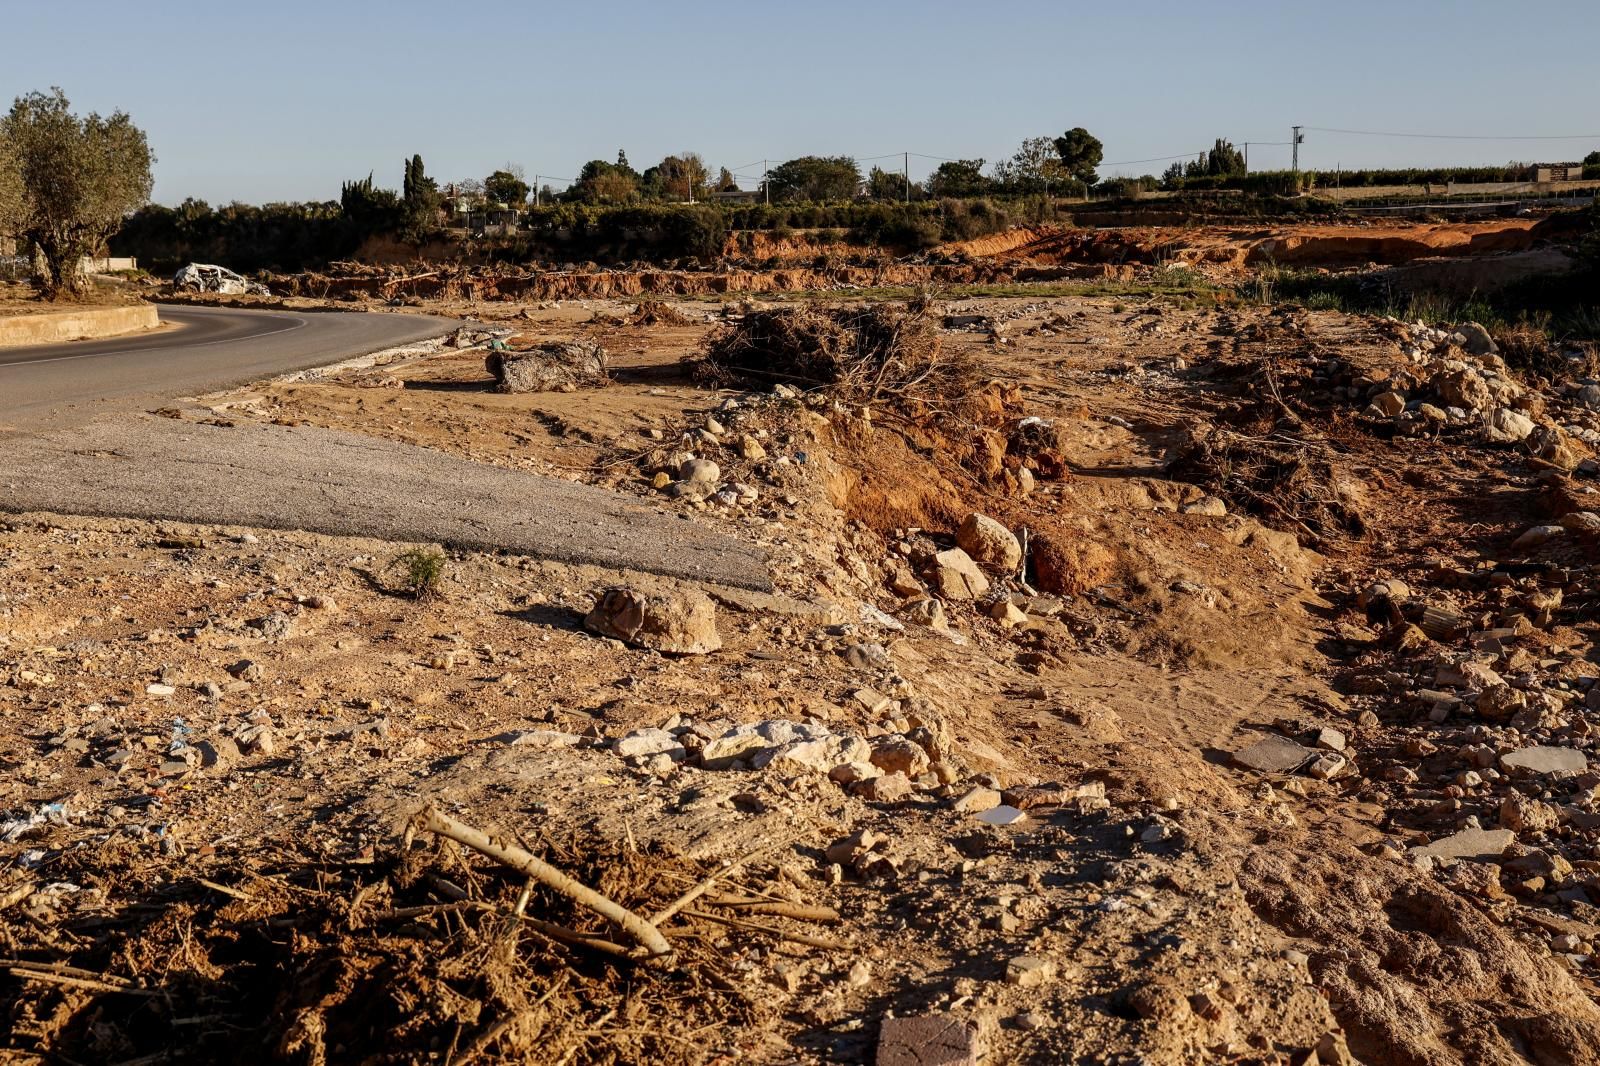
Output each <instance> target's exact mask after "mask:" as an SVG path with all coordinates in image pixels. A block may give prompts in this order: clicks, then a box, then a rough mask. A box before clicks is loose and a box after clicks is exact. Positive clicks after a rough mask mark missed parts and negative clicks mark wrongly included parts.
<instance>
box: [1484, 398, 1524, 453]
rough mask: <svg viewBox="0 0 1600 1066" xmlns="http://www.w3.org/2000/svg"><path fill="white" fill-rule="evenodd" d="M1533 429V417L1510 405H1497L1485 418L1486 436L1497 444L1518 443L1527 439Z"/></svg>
mask: <svg viewBox="0 0 1600 1066" xmlns="http://www.w3.org/2000/svg"><path fill="white" fill-rule="evenodd" d="M1533 429H1534V421H1533V419H1531V418H1529V417H1528V416H1527V415H1525V414H1523V413H1522V412H1521V411H1513V410H1512V409H1511V408H1509V407H1496V408H1495V409H1494V410H1493V411H1490V412H1489V417H1488V418H1487V419H1485V420H1484V436H1485V437H1487V438H1488V439H1489V440H1491V441H1493V442H1494V443H1496V444H1518V443H1520V442H1522V441H1525V440H1527V439H1528V436H1529V434H1531V433H1532V432H1533Z"/></svg>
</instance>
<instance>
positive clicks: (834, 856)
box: [823, 829, 889, 866]
mask: <svg viewBox="0 0 1600 1066" xmlns="http://www.w3.org/2000/svg"><path fill="white" fill-rule="evenodd" d="M888 839H889V838H888V837H885V836H883V835H882V834H881V833H874V832H873V831H872V830H870V829H862V830H859V831H858V832H855V833H851V834H850V835H849V836H847V837H842V838H840V839H839V840H835V841H834V842H833V843H832V844H829V845H828V848H827V850H826V851H825V852H823V855H824V856H825V857H826V858H827V860H828V861H829V862H836V863H838V864H839V865H840V866H849V865H850V864H851V863H853V862H855V861H856V860H857V859H859V858H861V857H862V856H864V855H867V854H868V853H870V852H872V851H874V850H876V849H877V848H878V847H880V846H881V845H883V844H885V843H887V842H888Z"/></svg>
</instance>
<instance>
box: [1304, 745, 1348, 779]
mask: <svg viewBox="0 0 1600 1066" xmlns="http://www.w3.org/2000/svg"><path fill="white" fill-rule="evenodd" d="M1349 765H1350V760H1349V759H1346V758H1345V757H1344V756H1343V755H1340V754H1339V753H1338V752H1329V753H1328V754H1326V755H1319V756H1317V757H1316V758H1315V759H1313V760H1312V761H1311V765H1310V766H1308V767H1306V773H1308V774H1310V775H1311V776H1312V777H1314V778H1316V779H1317V780H1318V781H1332V780H1333V779H1334V778H1336V777H1338V776H1340V775H1341V774H1343V773H1344V772H1345V770H1346V769H1347V768H1348V767H1349Z"/></svg>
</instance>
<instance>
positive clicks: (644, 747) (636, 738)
mask: <svg viewBox="0 0 1600 1066" xmlns="http://www.w3.org/2000/svg"><path fill="white" fill-rule="evenodd" d="M611 750H612V751H614V752H616V753H617V754H618V755H620V756H622V757H623V758H624V759H641V758H645V757H647V756H650V755H667V756H670V757H671V758H672V760H673V761H674V762H677V761H680V760H682V759H683V757H684V756H685V755H686V754H687V753H686V752H685V751H684V748H683V744H682V743H681V742H680V741H679V740H678V738H677V737H676V736H674V735H673V734H671V733H669V732H667V731H666V730H665V729H635V730H634V731H633V732H632V733H629V734H628V735H627V736H624V737H619V738H618V739H617V741H616V742H615V743H614V744H612V745H611Z"/></svg>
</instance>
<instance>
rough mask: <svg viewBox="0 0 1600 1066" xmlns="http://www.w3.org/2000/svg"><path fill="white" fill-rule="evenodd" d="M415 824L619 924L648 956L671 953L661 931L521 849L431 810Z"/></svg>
mask: <svg viewBox="0 0 1600 1066" xmlns="http://www.w3.org/2000/svg"><path fill="white" fill-rule="evenodd" d="M418 824H420V825H421V826H422V828H423V829H426V830H427V831H428V832H430V833H435V834H437V835H439V836H442V837H446V838H448V839H450V840H454V841H455V842H456V843H458V844H463V845H465V846H466V847H469V848H471V849H472V850H473V851H476V852H478V853H479V854H482V855H487V856H488V857H489V858H491V859H494V860H495V861H496V862H499V863H502V864H504V865H506V866H509V867H511V868H512V869H514V870H518V871H520V872H521V873H524V874H526V875H527V876H529V877H531V878H533V879H534V880H535V881H538V882H539V883H540V884H541V885H544V886H545V887H547V888H550V889H553V890H555V891H557V892H559V893H561V894H562V895H563V896H566V897H567V898H568V899H570V900H572V901H573V902H575V903H577V904H579V905H581V906H584V907H587V908H589V909H590V910H592V911H594V912H595V913H596V914H599V915H601V916H603V917H605V918H609V919H610V920H611V921H613V922H615V923H617V924H618V925H620V926H621V927H622V928H623V930H624V931H626V932H627V934H628V935H629V936H631V937H633V939H634V940H636V941H638V942H639V944H640V946H641V947H643V948H644V949H645V950H646V951H647V952H649V953H650V954H651V955H670V954H672V945H671V944H669V943H667V939H666V937H664V936H662V935H661V930H659V929H657V928H656V927H655V926H653V925H651V924H650V923H649V922H647V921H645V920H644V919H643V918H641V917H639V915H637V914H635V913H633V912H632V911H630V910H629V909H628V908H626V907H624V906H623V905H622V904H620V903H618V902H617V901H616V900H614V899H611V898H609V897H607V896H603V895H601V894H600V893H598V892H596V891H595V890H594V889H592V888H590V887H589V886H588V885H585V884H583V883H582V882H580V881H577V880H574V879H573V878H571V877H568V876H567V875H566V874H564V873H562V872H561V871H560V870H558V869H556V868H555V867H554V866H551V865H550V864H549V863H547V862H545V861H544V860H542V859H539V858H536V857H535V856H533V855H530V854H528V853H527V852H526V851H523V850H522V849H521V848H519V847H515V846H512V845H507V844H500V843H497V842H496V841H494V840H493V839H491V838H490V837H489V835H488V834H487V833H483V832H480V831H479V830H477V829H474V828H472V827H471V826H469V825H463V824H462V823H460V822H458V821H456V820H455V819H454V818H451V817H449V816H448V815H444V814H440V813H439V812H438V811H437V810H435V809H433V808H432V807H429V808H428V809H427V810H425V811H423V812H422V814H421V815H420V816H419V817H418Z"/></svg>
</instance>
